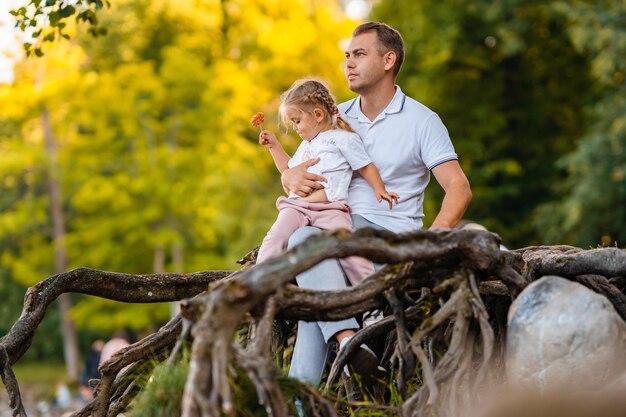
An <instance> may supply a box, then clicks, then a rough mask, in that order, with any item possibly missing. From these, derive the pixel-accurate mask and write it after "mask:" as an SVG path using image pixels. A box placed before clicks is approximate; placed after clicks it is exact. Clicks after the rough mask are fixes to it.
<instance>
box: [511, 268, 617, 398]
mask: <svg viewBox="0 0 626 417" xmlns="http://www.w3.org/2000/svg"><path fill="white" fill-rule="evenodd" d="M506 351H507V353H506V369H507V377H508V380H509V382H510V383H512V384H513V385H516V386H518V387H522V388H526V389H533V390H539V391H540V392H544V391H546V390H550V391H553V390H559V389H567V390H568V391H569V390H572V389H589V388H596V389H597V388H601V387H602V384H604V383H606V382H608V381H611V380H613V379H615V378H616V377H617V376H619V375H622V374H623V373H624V372H625V370H626V323H625V322H624V320H622V318H621V317H620V316H619V315H618V314H617V313H616V312H615V309H614V308H613V305H612V304H611V303H610V302H609V301H608V300H607V299H606V298H605V297H604V296H602V295H599V294H596V293H595V292H593V291H591V290H589V289H587V288H586V287H584V286H582V285H581V284H578V283H576V282H572V281H569V280H567V279H564V278H561V277H556V276H546V277H543V278H541V279H540V280H538V281H535V282H534V283H532V284H531V285H529V286H528V287H527V288H526V289H525V290H524V291H523V292H522V293H521V294H520V295H519V296H518V297H517V299H516V300H515V301H514V302H513V304H512V305H511V309H510V310H509V316H508V334H507V341H506Z"/></svg>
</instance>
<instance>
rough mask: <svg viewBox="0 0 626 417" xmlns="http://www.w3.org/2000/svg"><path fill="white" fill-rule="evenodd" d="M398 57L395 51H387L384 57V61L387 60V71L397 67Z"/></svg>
mask: <svg viewBox="0 0 626 417" xmlns="http://www.w3.org/2000/svg"><path fill="white" fill-rule="evenodd" d="M397 58H398V57H397V56H396V53H395V52H394V51H387V52H385V55H384V59H385V71H389V70H391V69H392V68H393V66H394V65H396V59H397Z"/></svg>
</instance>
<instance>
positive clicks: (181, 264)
mask: <svg viewBox="0 0 626 417" xmlns="http://www.w3.org/2000/svg"><path fill="white" fill-rule="evenodd" d="M99 19H100V24H101V25H102V26H103V27H106V28H107V29H108V33H107V35H106V36H100V37H98V38H96V39H94V38H92V37H90V36H85V34H84V33H81V28H80V27H79V28H78V32H77V33H75V34H74V33H73V32H72V41H71V42H68V41H65V40H62V41H60V42H56V43H54V44H51V45H50V46H49V47H48V46H47V47H46V54H45V55H44V56H43V57H42V58H39V59H28V60H24V61H23V62H19V63H18V64H17V66H16V68H15V81H14V83H13V84H6V85H0V109H2V111H0V189H1V190H2V192H1V193H0V264H1V265H3V266H4V267H5V268H6V269H7V270H8V271H9V275H10V277H11V279H13V280H16V281H18V282H20V283H21V284H23V285H32V284H34V283H35V282H37V281H40V280H41V279H43V278H46V277H47V276H50V275H52V274H53V270H54V268H53V242H52V239H51V220H50V214H49V213H50V203H49V196H48V191H47V180H48V177H49V174H48V173H49V172H50V171H49V162H50V160H51V158H52V154H51V153H50V151H49V150H48V149H46V148H45V146H44V135H43V132H44V128H43V118H42V114H43V110H44V109H45V110H46V111H47V113H48V114H49V120H50V125H51V128H52V133H53V136H54V141H55V143H56V163H57V166H58V175H57V176H56V177H55V180H56V181H58V182H59V183H60V185H61V193H62V199H63V212H64V215H65V228H66V231H65V232H66V233H65V238H64V239H63V240H62V242H57V243H58V244H60V245H63V246H64V247H65V248H66V250H67V256H68V268H73V267H79V266H87V267H91V268H97V269H104V270H111V271H119V272H128V273H141V274H144V273H152V272H168V271H171V272H192V271H198V270H209V269H234V268H236V267H237V264H235V261H236V260H237V259H239V258H241V257H242V256H243V255H244V254H245V253H246V252H247V251H248V250H250V249H252V248H253V247H254V246H256V245H257V244H258V243H259V242H260V241H261V239H262V237H263V235H264V233H265V232H266V231H267V229H269V226H270V225H271V223H272V222H273V220H274V219H275V217H276V209H275V207H274V201H275V199H276V198H277V197H278V195H280V194H281V193H282V192H283V191H282V188H281V186H280V183H279V175H278V172H277V171H276V169H275V167H274V165H273V162H272V160H271V157H270V156H269V154H268V152H267V151H266V150H265V149H264V148H263V147H262V146H260V145H258V143H257V142H258V130H256V129H255V128H253V127H252V126H251V125H250V122H249V120H250V116H251V115H252V114H254V113H255V112H257V111H263V112H265V113H266V115H267V117H266V124H265V125H264V127H265V128H270V129H277V126H276V120H277V117H276V114H277V107H278V97H279V95H280V93H281V92H282V91H283V90H285V89H286V88H288V87H289V85H290V84H291V83H292V82H293V81H294V80H295V79H297V78H300V77H305V76H310V75H315V76H319V77H323V78H325V79H327V80H328V82H329V84H330V86H331V88H332V90H333V92H334V93H335V94H336V95H338V96H339V97H340V98H341V99H344V98H346V97H347V96H348V93H347V88H346V86H345V82H344V81H343V75H342V72H341V62H342V60H343V51H342V50H341V47H340V40H341V39H343V38H348V37H349V36H350V31H351V29H352V28H353V27H354V24H355V23H354V22H353V21H351V20H349V19H347V18H346V17H345V15H344V14H343V12H342V11H341V10H340V8H339V2H338V1H336V0H323V1H318V2H315V5H314V6H313V4H312V3H310V2H309V1H304V0H298V1H291V2H283V1H258V0H236V1H228V2H217V1H210V2H196V1H174V0H158V1H151V2H147V1H136V0H117V1H115V2H112V6H111V7H110V8H105V9H103V10H102V11H101V12H100V13H99ZM69 29H70V30H72V31H73V30H76V29H75V28H69ZM279 136H281V140H282V141H283V143H284V144H285V145H286V147H287V149H288V151H290V152H291V151H293V150H294V149H295V146H296V145H297V143H298V141H299V139H298V138H297V137H294V136H291V135H287V136H286V135H284V130H282V129H281V130H280V132H279ZM168 313H169V309H168V306H167V305H165V304H160V305H152V306H145V305H143V306H128V305H122V304H119V303H110V302H106V301H103V300H100V299H96V298H81V299H79V300H78V303H77V305H76V306H75V308H74V309H73V312H72V316H73V317H74V318H75V319H76V320H77V321H78V324H79V325H80V326H82V327H91V328H97V329H100V330H106V331H114V330H116V329H119V328H122V327H125V326H131V327H134V328H137V329H147V328H149V327H151V326H153V325H154V324H155V323H160V322H163V321H164V320H166V319H167V317H168Z"/></svg>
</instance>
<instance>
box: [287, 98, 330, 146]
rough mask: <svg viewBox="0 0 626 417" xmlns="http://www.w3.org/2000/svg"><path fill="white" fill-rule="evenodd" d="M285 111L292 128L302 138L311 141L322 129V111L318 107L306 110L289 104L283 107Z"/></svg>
mask: <svg viewBox="0 0 626 417" xmlns="http://www.w3.org/2000/svg"><path fill="white" fill-rule="evenodd" d="M285 113H286V114H287V117H288V118H289V120H291V123H292V125H293V130H295V131H296V132H297V133H298V135H300V137H301V138H302V139H303V140H306V141H311V140H313V139H314V138H315V137H316V136H317V135H318V134H319V133H320V131H322V130H323V127H324V124H323V123H322V122H323V121H324V112H323V111H322V110H321V109H319V108H315V109H314V110H313V112H307V111H304V110H302V109H299V108H297V107H291V106H290V107H287V108H286V109H285Z"/></svg>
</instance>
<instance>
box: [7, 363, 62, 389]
mask: <svg viewBox="0 0 626 417" xmlns="http://www.w3.org/2000/svg"><path fill="white" fill-rule="evenodd" d="M13 372H15V376H16V378H17V380H18V382H19V383H20V385H21V384H52V385H54V384H56V383H57V382H59V381H67V379H68V378H67V374H66V372H65V364H63V363H58V362H23V363H22V362H18V363H16V364H15V365H14V366H13Z"/></svg>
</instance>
